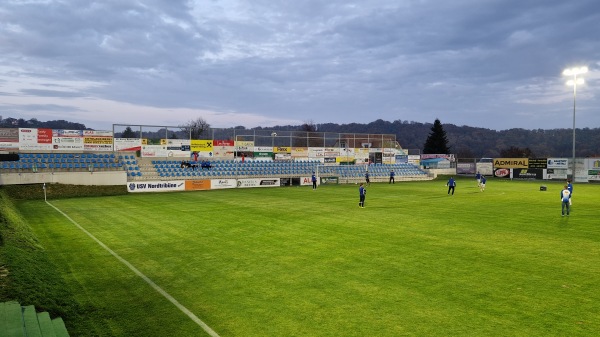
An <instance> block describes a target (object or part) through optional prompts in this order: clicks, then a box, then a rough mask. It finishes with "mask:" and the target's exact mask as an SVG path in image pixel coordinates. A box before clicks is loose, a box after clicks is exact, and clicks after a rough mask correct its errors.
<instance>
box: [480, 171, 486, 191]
mask: <svg viewBox="0 0 600 337" xmlns="http://www.w3.org/2000/svg"><path fill="white" fill-rule="evenodd" d="M486 180H487V179H485V176H484V175H481V178H480V179H479V190H480V191H481V192H483V191H485V182H486Z"/></svg>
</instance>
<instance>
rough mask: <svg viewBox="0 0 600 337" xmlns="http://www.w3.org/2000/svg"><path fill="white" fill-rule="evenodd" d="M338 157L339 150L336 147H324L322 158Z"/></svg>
mask: <svg viewBox="0 0 600 337" xmlns="http://www.w3.org/2000/svg"><path fill="white" fill-rule="evenodd" d="M339 155H340V149H338V148H336V147H326V148H324V149H323V156H324V157H338V156H339Z"/></svg>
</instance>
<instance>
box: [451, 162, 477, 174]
mask: <svg viewBox="0 0 600 337" xmlns="http://www.w3.org/2000/svg"><path fill="white" fill-rule="evenodd" d="M475 173H477V172H476V171H475V163H456V174H475Z"/></svg>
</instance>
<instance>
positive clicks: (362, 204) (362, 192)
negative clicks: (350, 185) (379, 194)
mask: <svg viewBox="0 0 600 337" xmlns="http://www.w3.org/2000/svg"><path fill="white" fill-rule="evenodd" d="M358 195H359V197H360V199H359V201H358V207H360V208H365V197H366V195H367V189H366V188H365V187H364V186H363V183H360V187H359V188H358Z"/></svg>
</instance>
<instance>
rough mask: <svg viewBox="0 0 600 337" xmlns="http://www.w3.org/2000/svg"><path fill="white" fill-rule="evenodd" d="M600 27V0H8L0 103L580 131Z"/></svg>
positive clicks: (116, 117)
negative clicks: (573, 71) (574, 75)
mask: <svg viewBox="0 0 600 337" xmlns="http://www.w3.org/2000/svg"><path fill="white" fill-rule="evenodd" d="M599 32H600V1H598V0H571V1H565V0H497V1H496V0H448V1H446V0H435V1H429V0H362V1H357V2H352V1H348V0H343V1H342V0H327V1H322V0H307V1H303V0H298V1H281V0H252V1H235V0H224V1H222V0H212V1H210V0H196V1H179V0H153V1H146V0H138V1H133V0H104V1H91V0H2V1H1V2H0V115H2V117H4V118H7V117H13V118H24V119H27V120H28V119H31V118H37V119H38V120H41V121H47V120H56V119H65V120H68V121H72V122H79V123H83V124H85V125H86V126H87V127H91V128H95V129H102V130H110V129H111V128H112V125H113V124H135V125H139V124H143V125H168V126H176V125H181V124H184V123H186V122H187V121H190V120H192V119H196V118H197V117H202V118H204V119H205V120H206V121H207V122H208V123H210V124H211V126H213V127H232V126H239V125H242V126H245V127H255V126H263V127H269V126H274V125H287V124H294V125H296V124H302V123H303V122H309V121H310V122H313V123H315V124H319V123H330V122H331V123H339V124H345V123H352V122H356V123H369V122H372V121H375V120H377V119H383V120H386V121H395V120H403V121H406V120H408V121H416V122H421V123H432V122H433V121H434V120H435V119H436V118H439V119H440V120H441V122H442V123H443V124H456V125H469V126H475V127H485V128H490V129H496V130H505V129H510V128H525V129H538V128H541V129H551V128H569V129H570V128H571V127H572V125H573V89H572V87H569V86H567V85H566V84H565V82H566V80H567V78H566V77H565V76H563V75H562V71H563V70H564V69H565V68H567V67H573V66H587V67H589V72H588V73H587V74H585V75H584V76H583V77H584V78H585V81H586V83H585V84H584V85H580V86H578V87H577V110H576V111H577V113H576V118H577V127H578V128H583V127H589V128H597V127H600V43H599V42H600V33H599Z"/></svg>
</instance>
